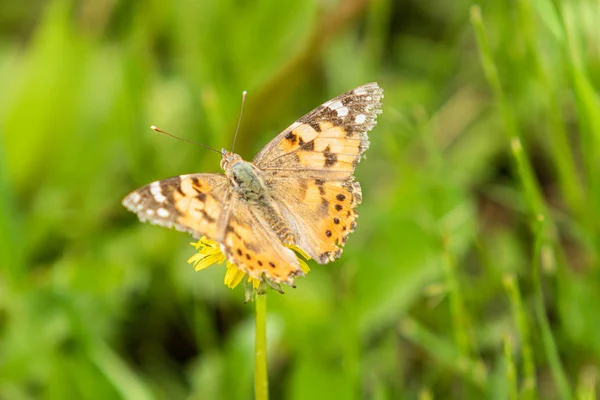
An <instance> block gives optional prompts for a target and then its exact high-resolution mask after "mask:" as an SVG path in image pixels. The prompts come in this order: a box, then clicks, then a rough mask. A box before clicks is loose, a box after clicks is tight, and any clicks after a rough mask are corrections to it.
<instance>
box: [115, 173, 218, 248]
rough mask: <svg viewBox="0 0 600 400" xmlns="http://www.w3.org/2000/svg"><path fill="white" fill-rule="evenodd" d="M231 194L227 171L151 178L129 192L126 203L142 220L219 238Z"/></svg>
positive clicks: (198, 235) (196, 234)
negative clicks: (146, 182)
mask: <svg viewBox="0 0 600 400" xmlns="http://www.w3.org/2000/svg"><path fill="white" fill-rule="evenodd" d="M228 197H229V190H228V185H227V178H226V177H225V175H222V174H193V175H181V176H176V177H173V178H169V179H165V180H162V181H156V182H152V183H150V184H149V185H146V186H144V187H142V188H140V189H138V190H135V191H133V192H131V193H130V194H128V195H127V196H126V197H125V198H124V199H123V205H124V206H125V207H126V208H127V209H129V210H130V211H132V212H134V213H136V214H137V215H138V217H139V219H140V221H142V222H145V221H149V222H150V223H152V224H155V225H161V226H165V227H167V228H171V227H175V229H177V230H180V231H184V232H189V233H191V234H192V235H193V236H194V237H195V238H199V237H200V236H206V237H207V238H209V239H211V240H219V239H220V236H221V232H220V230H219V226H221V225H220V221H219V220H220V219H221V218H222V217H224V213H223V211H224V205H225V204H226V203H227V199H228Z"/></svg>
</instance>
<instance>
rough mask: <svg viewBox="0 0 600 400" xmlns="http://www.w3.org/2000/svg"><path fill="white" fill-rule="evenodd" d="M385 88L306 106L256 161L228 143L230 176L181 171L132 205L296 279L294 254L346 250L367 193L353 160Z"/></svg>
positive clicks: (238, 260) (238, 257)
mask: <svg viewBox="0 0 600 400" xmlns="http://www.w3.org/2000/svg"><path fill="white" fill-rule="evenodd" d="M382 98H383V90H382V89H381V88H380V87H379V86H378V85H377V83H369V84H366V85H364V86H360V87H358V88H356V89H354V90H351V91H349V92H346V93H343V94H341V95H339V96H338V97H336V98H334V99H332V100H329V101H328V102H326V103H324V104H323V105H321V106H320V107H317V108H316V109H315V110H313V111H311V112H310V113H308V114H306V115H305V116H303V117H302V118H300V119H299V120H298V121H296V122H294V123H293V124H292V125H291V126H290V127H288V128H287V129H286V130H284V131H283V132H282V133H280V134H279V135H278V136H277V137H276V138H275V139H273V140H272V141H271V142H270V143H269V144H267V145H266V146H265V147H264V148H263V149H262V150H261V151H260V152H259V153H258V154H257V155H256V157H254V160H252V162H248V161H244V160H242V158H241V157H240V156H239V155H237V154H234V153H232V152H229V151H227V150H222V155H223V158H222V160H221V168H222V169H223V170H224V171H225V174H190V175H181V176H176V177H174V178H170V179H165V180H162V181H156V182H153V183H151V184H149V185H147V186H144V187H142V188H141V189H138V190H136V191H134V192H132V193H130V194H129V195H128V196H127V197H125V199H123V205H124V206H125V207H127V208H128V209H129V210H130V211H133V212H134V213H136V214H137V215H138V217H139V219H140V220H141V221H150V222H151V223H153V224H157V225H162V226H166V227H175V228H176V229H178V230H180V231H185V232H189V233H191V234H192V235H193V236H194V237H195V238H199V237H201V236H206V237H207V238H208V239H211V240H214V241H216V242H217V243H219V245H220V247H221V251H222V252H223V254H225V255H226V257H227V259H228V260H229V261H230V262H232V263H234V264H235V265H236V266H237V267H238V268H239V269H241V270H242V271H244V272H246V273H247V274H248V275H250V276H251V277H253V278H257V279H262V278H263V277H265V278H267V279H269V280H271V281H274V282H277V283H281V282H282V283H287V284H289V285H293V283H294V278H295V277H296V276H299V275H303V272H302V270H301V269H300V266H299V264H298V260H297V259H296V255H295V253H294V252H293V251H292V250H290V249H289V248H288V247H287V245H295V246H297V247H299V248H300V249H302V250H304V251H305V252H306V254H308V255H309V256H310V257H312V258H313V259H314V260H315V261H317V262H318V263H320V264H325V263H328V262H330V261H333V260H335V259H337V258H338V257H340V255H341V254H342V246H344V244H345V243H346V239H347V238H348V235H349V234H350V233H351V232H353V231H354V229H355V228H356V218H357V217H358V213H357V212H356V210H355V208H356V206H357V205H358V204H360V202H361V200H362V194H361V189H360V184H359V183H358V182H356V181H355V180H354V176H353V173H354V168H355V167H356V164H358V162H359V161H360V159H361V156H362V155H363V153H364V152H365V151H366V150H367V148H368V147H369V140H368V136H367V132H368V131H370V130H371V129H372V128H373V127H374V126H375V124H376V117H377V114H379V113H381V99H382Z"/></svg>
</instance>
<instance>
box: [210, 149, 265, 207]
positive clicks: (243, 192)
mask: <svg viewBox="0 0 600 400" xmlns="http://www.w3.org/2000/svg"><path fill="white" fill-rule="evenodd" d="M221 167H222V168H223V169H224V170H225V175H227V178H228V179H229V182H230V183H231V187H232V188H233V190H235V191H236V192H237V193H238V195H239V196H240V198H241V199H243V200H245V201H247V202H249V203H252V204H268V192H267V189H266V187H265V183H264V181H263V180H262V178H261V177H260V173H259V171H258V169H257V168H256V167H255V166H254V165H252V164H251V163H249V162H248V161H244V160H242V157H240V156H239V155H237V154H234V153H230V152H224V153H223V159H222V160H221Z"/></svg>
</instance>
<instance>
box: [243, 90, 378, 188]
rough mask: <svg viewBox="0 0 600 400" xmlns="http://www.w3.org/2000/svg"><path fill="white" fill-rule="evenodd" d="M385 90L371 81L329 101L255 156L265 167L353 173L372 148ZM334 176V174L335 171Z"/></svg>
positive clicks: (258, 164) (341, 174)
mask: <svg viewBox="0 0 600 400" xmlns="http://www.w3.org/2000/svg"><path fill="white" fill-rule="evenodd" d="M382 98H383V91H382V90H381V88H380V87H379V86H378V85H377V84H376V83H369V84H366V85H364V86H360V87H358V88H356V89H353V90H351V91H348V92H346V93H343V94H341V95H339V96H338V97H336V98H334V99H331V100H329V101H328V102H326V103H324V104H323V105H321V106H319V107H317V108H316V109H314V110H313V111H311V112H310V113H308V114H306V115H305V116H303V117H302V118H300V119H299V120H298V121H296V122H294V123H293V124H292V125H290V126H289V127H288V128H287V129H285V130H284V131H283V132H282V133H280V134H279V135H278V136H277V137H276V138H275V139H273V140H272V141H271V142H270V143H269V144H267V145H266V146H265V147H264V148H263V149H262V150H261V151H260V152H259V153H258V154H257V155H256V157H254V161H253V162H254V164H255V165H256V166H258V167H259V168H261V169H263V170H288V171H290V170H292V171H298V170H313V171H323V172H324V174H327V173H328V172H334V173H338V175H339V176H344V175H346V176H348V175H352V173H353V172H354V168H355V167H356V164H357V163H358V161H359V160H360V157H361V155H362V154H363V153H364V152H365V150H367V148H368V147H369V138H368V136H367V132H368V131H370V130H371V129H372V128H373V127H374V126H375V123H376V117H377V114H379V113H381V99H382ZM334 175H335V174H334Z"/></svg>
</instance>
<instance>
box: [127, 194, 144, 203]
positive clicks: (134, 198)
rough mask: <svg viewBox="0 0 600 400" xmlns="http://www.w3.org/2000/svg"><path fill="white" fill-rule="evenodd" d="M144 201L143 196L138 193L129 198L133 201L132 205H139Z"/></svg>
mask: <svg viewBox="0 0 600 400" xmlns="http://www.w3.org/2000/svg"><path fill="white" fill-rule="evenodd" d="M141 199H142V196H140V194H139V193H138V192H135V193H132V194H131V196H129V200H131V202H132V203H137V202H139V201H140V200H141Z"/></svg>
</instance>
